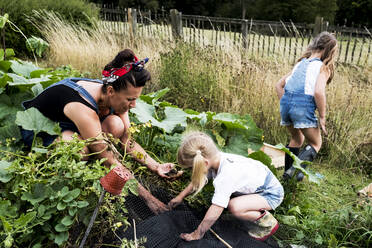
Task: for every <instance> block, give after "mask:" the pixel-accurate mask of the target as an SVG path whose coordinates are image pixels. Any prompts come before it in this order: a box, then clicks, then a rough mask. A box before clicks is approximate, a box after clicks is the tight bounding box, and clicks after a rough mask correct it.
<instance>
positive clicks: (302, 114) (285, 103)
mask: <svg viewBox="0 0 372 248" xmlns="http://www.w3.org/2000/svg"><path fill="white" fill-rule="evenodd" d="M315 110H316V104H315V100H314V97H313V96H311V95H305V94H292V93H288V92H286V93H285V94H284V95H283V97H282V98H281V99H280V116H281V122H280V124H281V125H282V126H293V127H294V128H311V127H314V128H316V127H318V118H317V117H316V115H315Z"/></svg>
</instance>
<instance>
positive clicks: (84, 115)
mask: <svg viewBox="0 0 372 248" xmlns="http://www.w3.org/2000/svg"><path fill="white" fill-rule="evenodd" d="M64 113H65V115H66V116H67V117H68V118H69V119H70V120H71V121H73V122H74V123H75V125H76V126H77V128H78V129H79V132H80V135H81V137H82V138H83V139H89V138H96V137H99V136H100V135H101V133H102V128H101V123H100V120H99V117H98V115H97V114H96V112H94V111H93V110H92V109H90V108H89V107H87V106H85V105H84V104H82V103H78V102H71V103H69V104H67V105H66V106H65V108H64ZM89 149H90V150H91V151H93V152H95V153H97V157H98V158H106V159H107V160H106V161H105V162H104V165H105V166H106V167H111V165H112V164H116V165H121V163H120V161H119V160H117V158H116V157H115V155H114V153H113V152H112V151H110V150H107V143H106V142H105V141H103V140H102V141H97V142H92V144H90V145H89ZM124 167H125V166H124ZM125 169H126V170H127V171H126V172H127V173H128V174H130V175H131V178H134V176H133V175H132V173H131V172H130V171H129V170H128V169H127V168H125ZM138 194H139V196H140V197H141V198H142V199H144V201H145V202H146V203H147V205H148V206H149V208H150V209H151V210H152V211H153V212H154V213H156V214H157V213H161V212H164V211H167V210H168V207H167V206H166V205H165V204H164V203H162V202H161V201H159V200H158V199H156V198H155V197H154V196H153V195H151V193H150V192H148V191H147V190H146V189H145V188H144V187H143V186H142V185H141V184H139V183H138Z"/></svg>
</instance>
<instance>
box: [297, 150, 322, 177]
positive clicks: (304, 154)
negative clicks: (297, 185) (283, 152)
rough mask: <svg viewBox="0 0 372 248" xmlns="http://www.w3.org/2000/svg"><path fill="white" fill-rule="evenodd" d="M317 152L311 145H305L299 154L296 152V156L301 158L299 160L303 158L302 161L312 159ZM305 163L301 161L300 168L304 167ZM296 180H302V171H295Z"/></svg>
mask: <svg viewBox="0 0 372 248" xmlns="http://www.w3.org/2000/svg"><path fill="white" fill-rule="evenodd" d="M317 154H318V153H317V152H316V150H315V149H314V147H312V146H311V145H307V146H305V148H304V149H303V150H302V151H301V152H300V154H298V158H299V159H301V160H304V161H310V162H312V161H314V159H315V158H316V155H317ZM306 166H307V164H304V163H302V164H301V167H302V168H304V169H305V168H306ZM296 178H297V181H302V179H304V173H302V172H301V171H300V172H298V173H297V176H296Z"/></svg>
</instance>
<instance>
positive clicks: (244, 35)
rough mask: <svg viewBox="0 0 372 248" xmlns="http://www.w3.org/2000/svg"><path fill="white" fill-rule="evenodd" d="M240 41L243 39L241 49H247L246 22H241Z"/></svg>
mask: <svg viewBox="0 0 372 248" xmlns="http://www.w3.org/2000/svg"><path fill="white" fill-rule="evenodd" d="M242 39H243V47H244V48H247V47H248V45H247V44H248V20H243V22H242Z"/></svg>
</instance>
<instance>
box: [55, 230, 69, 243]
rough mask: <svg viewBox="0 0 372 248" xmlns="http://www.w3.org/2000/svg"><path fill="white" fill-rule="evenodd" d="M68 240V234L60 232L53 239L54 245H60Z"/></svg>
mask: <svg viewBox="0 0 372 248" xmlns="http://www.w3.org/2000/svg"><path fill="white" fill-rule="evenodd" d="M67 240H68V232H60V233H58V234H57V235H56V236H55V237H54V243H56V244H57V245H62V244H63V243H64V242H66V241H67Z"/></svg>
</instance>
